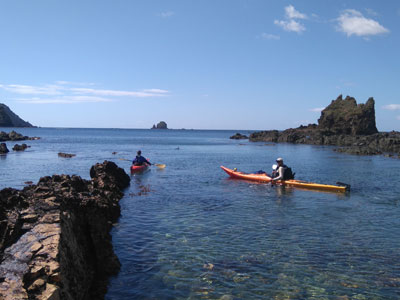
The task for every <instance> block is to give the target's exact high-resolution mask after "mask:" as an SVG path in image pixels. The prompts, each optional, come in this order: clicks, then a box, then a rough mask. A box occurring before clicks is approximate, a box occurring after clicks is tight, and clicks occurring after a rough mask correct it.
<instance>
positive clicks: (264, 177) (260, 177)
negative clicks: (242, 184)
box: [221, 166, 350, 193]
mask: <svg viewBox="0 0 400 300" xmlns="http://www.w3.org/2000/svg"><path fill="white" fill-rule="evenodd" d="M221 169H222V170H224V171H225V172H226V173H227V174H228V175H229V176H230V177H231V178H236V179H244V180H251V181H257V182H270V183H272V178H271V177H270V176H268V174H266V173H265V174H251V173H244V172H240V171H236V170H232V169H229V168H227V167H224V166H221ZM275 182H276V183H278V184H281V185H287V186H293V187H298V188H302V189H308V190H319V191H330V192H339V193H344V192H347V191H349V190H350V186H349V185H347V186H339V185H329V184H321V183H314V182H307V181H304V180H296V179H291V180H278V181H275ZM275 182H273V183H275Z"/></svg>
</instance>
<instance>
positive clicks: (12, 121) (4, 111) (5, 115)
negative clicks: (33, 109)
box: [0, 103, 33, 127]
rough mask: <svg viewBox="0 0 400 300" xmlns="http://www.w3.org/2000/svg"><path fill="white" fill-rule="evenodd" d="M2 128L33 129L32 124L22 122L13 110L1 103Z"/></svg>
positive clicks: (0, 122) (0, 120) (0, 119)
mask: <svg viewBox="0 0 400 300" xmlns="http://www.w3.org/2000/svg"><path fill="white" fill-rule="evenodd" d="M0 127H33V126H32V124H30V123H29V122H26V121H24V120H22V119H21V118H20V117H18V116H17V115H16V114H15V113H13V112H12V111H11V109H10V108H9V107H8V106H7V105H5V104H3V103H0Z"/></svg>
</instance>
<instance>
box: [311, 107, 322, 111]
mask: <svg viewBox="0 0 400 300" xmlns="http://www.w3.org/2000/svg"><path fill="white" fill-rule="evenodd" d="M324 109H325V107H316V108H311V109H310V111H313V112H321V111H323V110H324Z"/></svg>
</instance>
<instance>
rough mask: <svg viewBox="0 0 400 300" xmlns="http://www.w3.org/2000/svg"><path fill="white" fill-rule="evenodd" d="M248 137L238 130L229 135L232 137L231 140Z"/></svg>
mask: <svg viewBox="0 0 400 300" xmlns="http://www.w3.org/2000/svg"><path fill="white" fill-rule="evenodd" d="M248 138H249V137H248V136H247V135H244V134H240V133H239V132H237V133H236V134H234V135H232V136H231V137H230V139H232V140H245V139H248Z"/></svg>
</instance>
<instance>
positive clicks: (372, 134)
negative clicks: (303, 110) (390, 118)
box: [249, 96, 400, 155]
mask: <svg viewBox="0 0 400 300" xmlns="http://www.w3.org/2000/svg"><path fill="white" fill-rule="evenodd" d="M374 105H375V102H374V100H373V98H369V100H368V101H367V103H366V104H358V105H357V103H356V101H355V99H354V98H352V97H346V99H344V100H343V99H342V96H339V97H338V98H337V99H336V100H334V101H332V103H331V104H330V105H329V106H328V107H327V108H326V109H324V110H323V111H322V113H321V117H320V119H319V120H318V125H317V124H309V125H308V126H300V127H298V128H290V129H286V130H284V131H278V130H269V131H261V132H254V133H252V134H251V135H250V137H249V140H250V141H253V142H257V141H262V142H274V143H279V142H284V143H294V144H312V145H333V146H340V147H345V148H343V149H341V148H339V149H337V151H339V152H346V153H351V154H365V155H373V154H383V153H388V152H390V153H397V154H399V153H400V133H399V132H395V131H392V132H378V131H377V129H376V125H375V108H374Z"/></svg>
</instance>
